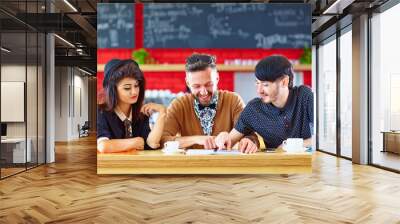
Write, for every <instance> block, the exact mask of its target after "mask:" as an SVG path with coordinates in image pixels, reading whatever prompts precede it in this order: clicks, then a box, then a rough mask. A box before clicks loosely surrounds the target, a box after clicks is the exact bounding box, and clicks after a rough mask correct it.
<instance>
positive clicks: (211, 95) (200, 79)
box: [161, 53, 259, 153]
mask: <svg viewBox="0 0 400 224" xmlns="http://www.w3.org/2000/svg"><path fill="white" fill-rule="evenodd" d="M185 71H186V84H187V86H188V87H189V89H190V93H189V94H186V95H184V96H181V97H178V98H177V99H175V100H174V101H173V102H172V103H171V105H170V106H169V107H168V111H167V118H166V121H165V128H164V132H163V136H162V138H161V142H167V141H178V142H179V147H181V148H199V149H201V148H205V149H216V147H217V146H216V144H215V141H214V139H215V136H216V135H217V134H219V133H220V132H227V131H230V130H232V128H233V127H234V125H235V123H236V121H237V120H238V118H239V115H240V113H241V112H242V111H243V108H244V106H245V105H244V102H243V100H242V98H241V97H240V96H239V95H238V94H236V93H233V92H230V91H225V90H218V81H219V75H218V72H217V68H216V62H215V57H214V56H212V55H208V54H199V53H194V54H192V55H190V56H189V57H188V58H187V59H186V65H185ZM238 142H239V145H238V148H239V150H240V151H241V152H244V153H249V152H252V151H256V150H257V149H258V144H259V142H258V139H257V136H256V135H255V134H254V133H252V132H248V133H247V134H246V135H244V136H243V138H241V140H240V141H238Z"/></svg>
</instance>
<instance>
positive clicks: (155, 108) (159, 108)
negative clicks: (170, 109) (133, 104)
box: [141, 103, 167, 117]
mask: <svg viewBox="0 0 400 224" xmlns="http://www.w3.org/2000/svg"><path fill="white" fill-rule="evenodd" d="M166 111H167V109H166V108H165V107H164V105H161V104H156V103H147V104H145V105H143V106H142V109H141V112H142V113H144V114H146V115H147V116H149V117H150V116H151V115H152V114H153V113H154V112H158V113H160V114H165V113H166Z"/></svg>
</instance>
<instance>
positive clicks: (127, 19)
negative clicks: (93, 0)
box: [97, 3, 135, 48]
mask: <svg viewBox="0 0 400 224" xmlns="http://www.w3.org/2000/svg"><path fill="white" fill-rule="evenodd" d="M134 23H135V7H134V4H132V3H114V4H113V3H110V4H108V3H98V4H97V47H98V48H134V47H135V30H134Z"/></svg>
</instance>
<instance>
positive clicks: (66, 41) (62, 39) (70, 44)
mask: <svg viewBox="0 0 400 224" xmlns="http://www.w3.org/2000/svg"><path fill="white" fill-rule="evenodd" d="M54 36H55V37H57V38H58V39H60V40H61V41H63V42H64V43H66V44H68V45H69V46H71V47H73V48H75V45H73V44H72V43H71V42H69V41H68V40H66V39H64V38H62V37H60V36H59V35H57V34H54Z"/></svg>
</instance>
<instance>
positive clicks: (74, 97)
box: [55, 67, 88, 141]
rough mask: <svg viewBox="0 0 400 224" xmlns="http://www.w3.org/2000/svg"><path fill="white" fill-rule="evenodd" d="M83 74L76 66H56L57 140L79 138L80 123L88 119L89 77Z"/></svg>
mask: <svg viewBox="0 0 400 224" xmlns="http://www.w3.org/2000/svg"><path fill="white" fill-rule="evenodd" d="M83 75H84V74H83V73H82V72H80V71H79V70H77V69H76V68H72V67H56V84H55V85H56V92H55V120H56V121H55V125H56V127H55V128H56V133H55V140H56V141H69V140H73V139H77V138H78V137H79V133H78V124H80V125H83V124H84V122H85V121H87V120H88V78H87V77H84V76H83ZM80 107H81V108H80Z"/></svg>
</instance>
